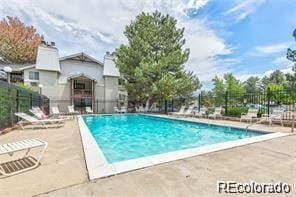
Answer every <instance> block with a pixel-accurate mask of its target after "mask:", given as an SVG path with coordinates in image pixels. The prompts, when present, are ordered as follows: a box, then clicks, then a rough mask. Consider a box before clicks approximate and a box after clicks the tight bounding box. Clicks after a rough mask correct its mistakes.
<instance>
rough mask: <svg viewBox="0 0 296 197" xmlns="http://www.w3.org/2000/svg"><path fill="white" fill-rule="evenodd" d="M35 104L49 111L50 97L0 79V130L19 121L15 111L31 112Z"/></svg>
mask: <svg viewBox="0 0 296 197" xmlns="http://www.w3.org/2000/svg"><path fill="white" fill-rule="evenodd" d="M33 106H39V107H40V108H42V109H43V111H44V112H45V113H49V99H48V98H47V97H46V96H44V95H40V94H38V93H36V92H33V91H29V90H26V89H23V88H20V87H18V86H15V85H13V84H8V83H7V82H4V81H1V80H0V130H2V129H4V128H6V127H9V126H12V125H14V124H15V123H16V122H17V118H16V117H15V116H14V113H15V112H29V109H31V108H32V107H33Z"/></svg>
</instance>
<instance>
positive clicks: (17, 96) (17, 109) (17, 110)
mask: <svg viewBox="0 0 296 197" xmlns="http://www.w3.org/2000/svg"><path fill="white" fill-rule="evenodd" d="M19 102H20V101H19V90H18V89H17V90H16V112H19V111H20V110H19V105H20V104H19Z"/></svg>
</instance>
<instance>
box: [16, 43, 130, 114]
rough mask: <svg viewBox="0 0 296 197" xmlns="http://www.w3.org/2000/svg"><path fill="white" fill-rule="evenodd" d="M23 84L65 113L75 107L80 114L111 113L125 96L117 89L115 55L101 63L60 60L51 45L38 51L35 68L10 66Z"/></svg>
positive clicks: (85, 59)
mask: <svg viewBox="0 0 296 197" xmlns="http://www.w3.org/2000/svg"><path fill="white" fill-rule="evenodd" d="M12 68H13V73H12V74H16V73H17V74H18V75H19V76H20V77H21V78H22V79H23V82H24V83H25V84H27V85H30V86H33V87H34V88H35V89H36V90H39V91H42V94H44V95H46V96H47V97H49V98H50V105H51V106H58V107H59V108H60V110H64V111H65V110H66V108H67V106H68V105H74V106H75V109H76V110H81V111H83V110H84V108H85V106H90V107H92V109H93V110H94V111H95V112H98V113H110V112H113V110H114V106H117V105H118V101H119V98H121V99H122V98H124V97H125V96H126V93H125V92H124V91H120V87H119V85H118V82H119V77H120V74H119V71H118V69H117V67H116V65H115V63H114V54H110V53H106V55H105V57H104V61H103V62H100V61H99V60H97V59H95V58H93V57H91V56H89V55H87V54H85V53H77V54H73V55H69V56H66V57H59V52H58V49H57V48H56V47H55V46H54V43H51V44H47V43H45V42H43V43H42V44H40V46H39V47H38V53H37V59H36V64H34V65H23V66H19V65H18V66H17V69H16V68H15V66H12Z"/></svg>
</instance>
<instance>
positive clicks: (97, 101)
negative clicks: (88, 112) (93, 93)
mask: <svg viewBox="0 0 296 197" xmlns="http://www.w3.org/2000/svg"><path fill="white" fill-rule="evenodd" d="M96 103H97V106H96V108H97V111H96V113H99V100H98V99H96Z"/></svg>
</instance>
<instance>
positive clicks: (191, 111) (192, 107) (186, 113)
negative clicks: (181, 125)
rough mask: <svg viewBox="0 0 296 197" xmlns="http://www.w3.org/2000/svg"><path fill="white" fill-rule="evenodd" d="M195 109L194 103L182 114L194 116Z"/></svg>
mask: <svg viewBox="0 0 296 197" xmlns="http://www.w3.org/2000/svg"><path fill="white" fill-rule="evenodd" d="M193 109H194V105H191V106H189V107H188V109H187V110H186V111H185V112H184V113H183V114H181V116H192V115H193Z"/></svg>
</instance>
